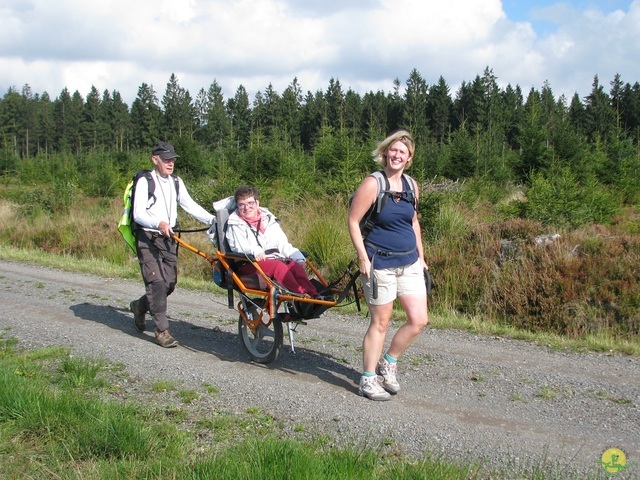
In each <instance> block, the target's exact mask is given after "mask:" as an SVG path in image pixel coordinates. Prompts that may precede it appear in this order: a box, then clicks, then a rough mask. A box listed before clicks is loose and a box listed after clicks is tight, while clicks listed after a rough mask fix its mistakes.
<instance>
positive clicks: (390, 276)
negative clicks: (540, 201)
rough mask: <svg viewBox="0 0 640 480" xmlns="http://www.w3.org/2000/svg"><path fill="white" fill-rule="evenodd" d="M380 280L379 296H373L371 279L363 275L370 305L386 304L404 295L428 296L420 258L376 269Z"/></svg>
mask: <svg viewBox="0 0 640 480" xmlns="http://www.w3.org/2000/svg"><path fill="white" fill-rule="evenodd" d="M373 274H374V275H375V277H376V281H377V282H378V298H373V288H372V285H371V279H367V278H365V277H364V276H362V277H361V278H362V289H363V291H364V296H365V298H366V300H367V304H369V305H385V304H387V303H390V302H393V301H394V300H395V299H396V298H397V297H399V296H402V295H418V296H423V297H426V296H427V287H426V285H425V283H424V271H423V269H422V262H421V261H420V259H418V260H417V261H416V263H414V264H412V265H408V266H406V267H398V268H383V269H381V270H374V271H373Z"/></svg>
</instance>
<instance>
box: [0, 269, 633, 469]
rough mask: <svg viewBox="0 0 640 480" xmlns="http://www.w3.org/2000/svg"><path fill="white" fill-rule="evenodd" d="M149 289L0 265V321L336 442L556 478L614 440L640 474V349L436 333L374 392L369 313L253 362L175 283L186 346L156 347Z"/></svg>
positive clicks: (232, 334) (35, 342) (321, 323)
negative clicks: (141, 310)
mask: <svg viewBox="0 0 640 480" xmlns="http://www.w3.org/2000/svg"><path fill="white" fill-rule="evenodd" d="M142 290H143V287H142V283H141V282H131V281H124V280H119V279H106V278H100V277H94V276H88V275H81V274H71V273H66V272H62V271H56V270H51V269H47V268H43V267H39V266H33V265H26V264H20V263H10V262H4V261H0V306H1V307H2V308H1V311H2V313H1V314H0V328H3V329H4V330H5V336H14V337H16V338H18V339H19V340H20V341H21V342H22V343H23V344H24V345H26V346H32V347H41V346H45V345H71V346H72V348H73V349H74V351H76V352H78V353H81V354H84V355H101V356H103V357H105V358H107V359H109V360H112V361H117V362H122V363H124V364H126V366H127V370H128V372H129V373H130V374H131V376H132V378H134V379H135V378H137V379H144V380H145V381H146V380H155V379H168V378H170V379H176V380H180V381H181V382H184V385H186V386H189V388H194V389H201V388H202V385H203V383H207V384H211V385H215V386H216V387H217V388H218V389H219V395H217V396H216V397H215V398H209V399H208V400H207V402H208V405H207V408H222V409H226V410H229V411H232V412H238V413H241V412H244V411H246V409H247V408H248V407H260V408H262V409H264V410H266V411H267V412H269V413H271V414H272V415H273V416H275V417H276V418H278V419H279V420H281V421H282V422H283V423H284V425H285V426H286V428H290V429H293V428H295V426H296V425H301V424H303V425H305V426H306V430H308V431H322V432H325V433H328V434H330V435H331V436H332V437H333V438H335V439H336V440H335V441H336V443H337V444H339V443H351V442H364V443H366V444H368V445H377V443H378V442H379V441H382V440H385V443H386V444H387V445H391V447H388V448H395V449H397V450H399V451H401V452H403V453H406V454H410V455H414V456H420V455H421V454H422V453H423V452H424V451H427V450H428V451H431V452H435V453H436V454H441V455H443V456H444V457H445V458H451V459H457V458H462V459H470V458H477V459H480V461H482V462H484V463H485V464H487V466H490V465H494V466H495V465H502V466H506V469H507V471H509V470H513V471H514V472H517V471H520V469H521V468H523V467H526V466H527V465H534V466H537V467H538V470H543V471H548V473H549V477H550V478H579V477H581V476H582V475H584V474H587V473H588V474H590V475H593V476H594V477H595V476H598V477H602V478H605V476H604V468H603V467H602V465H600V464H598V462H599V461H600V459H601V456H602V454H603V452H604V451H605V450H607V449H609V448H614V447H615V448H619V449H621V450H623V451H624V452H625V453H626V456H627V460H628V462H634V461H635V462H638V463H637V464H636V465H634V466H631V467H630V468H629V469H628V470H627V471H626V472H623V473H620V474H619V475H617V476H616V477H615V478H616V479H624V478H640V359H638V358H630V357H625V356H620V355H602V354H567V353H562V352H554V351H550V350H549V349H547V348H544V347H538V346H535V345H532V344H529V343H525V342H520V341H512V340H507V339H502V338H490V337H482V336H474V335H470V334H466V333H461V332H451V331H440V330H437V329H428V330H426V331H425V332H424V333H423V334H422V335H421V337H420V338H419V339H418V340H417V341H416V343H415V344H414V345H413V346H412V347H411V348H410V350H409V351H408V352H407V354H406V355H405V356H404V357H403V358H402V359H401V363H400V364H399V365H400V366H399V380H400V382H401V385H402V388H403V390H402V391H401V392H400V393H399V394H398V395H397V396H395V397H394V398H393V399H392V400H391V401H390V402H372V401H369V400H366V399H364V398H362V397H359V396H358V395H357V394H356V390H357V389H356V382H357V381H358V379H359V375H360V368H361V355H360V345H361V341H362V336H363V334H364V331H365V329H366V327H367V320H366V319H365V318H364V317H363V316H362V315H359V316H358V315H341V314H340V310H339V309H337V308H334V309H333V310H330V311H329V312H327V313H325V314H324V315H323V316H322V318H320V319H317V320H312V321H309V324H308V325H306V326H300V327H299V328H298V331H297V332H296V337H295V338H296V353H295V354H292V353H291V352H290V351H289V350H288V339H287V338H286V333H285V347H284V348H283V351H282V353H281V354H280V357H279V358H278V359H277V360H276V361H275V362H274V363H272V364H270V365H267V366H264V365H257V364H253V363H251V362H250V361H248V359H247V356H246V354H245V353H244V351H243V350H242V348H241V346H240V342H239V339H238V336H237V325H236V323H237V314H236V312H235V311H233V310H230V309H228V308H227V304H226V297H223V296H215V295H211V294H205V293H200V292H190V291H186V290H182V289H179V290H178V291H177V292H176V293H174V295H172V296H171V298H170V302H169V304H170V312H169V313H170V316H171V321H172V327H171V330H172V334H173V335H174V336H175V337H176V338H177V339H178V340H179V341H180V344H181V345H180V347H178V348H175V349H170V350H165V349H162V348H160V347H158V346H157V345H155V343H154V342H153V337H152V333H151V332H150V331H148V332H146V333H145V334H139V333H137V332H136V330H135V329H134V327H133V320H132V315H131V313H130V312H129V311H128V305H129V301H130V300H131V299H133V298H135V297H137V296H139V295H140V294H141V293H142ZM433 322H437V318H432V323H433ZM148 328H149V330H151V322H150V321H149V322H148ZM131 388H132V389H135V388H139V387H137V386H136V384H135V383H134V384H132V386H131ZM140 388H141V387H140ZM592 478H593V477H592Z"/></svg>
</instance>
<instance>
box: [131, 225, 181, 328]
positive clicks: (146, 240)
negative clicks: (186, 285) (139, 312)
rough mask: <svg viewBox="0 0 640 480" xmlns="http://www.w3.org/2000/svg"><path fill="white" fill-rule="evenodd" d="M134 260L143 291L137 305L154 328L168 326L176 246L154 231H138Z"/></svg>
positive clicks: (175, 270) (176, 266)
mask: <svg viewBox="0 0 640 480" xmlns="http://www.w3.org/2000/svg"><path fill="white" fill-rule="evenodd" d="M136 238H137V241H138V262H140V271H141V272H142V279H143V280H144V285H145V289H146V294H145V295H143V296H142V297H140V299H139V300H138V302H139V305H140V307H142V308H143V309H144V311H148V312H149V313H150V314H151V316H152V318H153V321H154V323H155V324H156V328H157V329H158V330H160V331H164V330H166V329H167V328H169V320H168V318H167V297H168V296H169V295H171V293H172V292H173V291H174V290H175V288H176V282H177V280H178V255H177V253H178V245H177V243H176V242H175V241H173V240H172V239H170V238H166V237H164V236H162V235H160V234H158V233H153V232H147V231H145V230H142V229H140V230H138V231H137V232H136Z"/></svg>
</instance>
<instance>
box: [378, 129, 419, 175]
mask: <svg viewBox="0 0 640 480" xmlns="http://www.w3.org/2000/svg"><path fill="white" fill-rule="evenodd" d="M398 141H400V142H402V143H404V144H405V145H406V147H407V149H408V150H409V157H410V158H409V161H408V162H407V168H409V167H410V166H411V164H412V163H413V155H414V154H415V153H416V142H415V140H414V139H413V137H412V136H411V134H410V133H409V132H407V131H406V130H398V131H397V132H394V133H392V134H391V135H389V136H388V137H387V138H385V139H384V140H383V141H381V142H380V143H378V148H376V149H375V150H374V151H373V152H372V154H373V161H374V162H376V163H377V164H378V165H380V166H382V167H383V168H384V167H386V166H387V152H388V151H389V148H391V145H393V144H394V143H396V142H398Z"/></svg>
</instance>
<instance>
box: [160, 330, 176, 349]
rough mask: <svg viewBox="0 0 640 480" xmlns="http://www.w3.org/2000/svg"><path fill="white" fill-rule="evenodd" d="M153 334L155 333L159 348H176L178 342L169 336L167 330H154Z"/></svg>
mask: <svg viewBox="0 0 640 480" xmlns="http://www.w3.org/2000/svg"><path fill="white" fill-rule="evenodd" d="M155 333H156V343H157V344H158V345H160V346H161V347H163V348H171V347H177V346H178V341H177V340H176V339H175V338H173V337H172V336H171V334H170V333H169V329H166V330H164V331H162V332H161V331H160V330H158V329H156V331H155Z"/></svg>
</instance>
